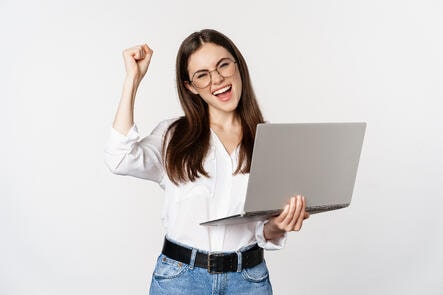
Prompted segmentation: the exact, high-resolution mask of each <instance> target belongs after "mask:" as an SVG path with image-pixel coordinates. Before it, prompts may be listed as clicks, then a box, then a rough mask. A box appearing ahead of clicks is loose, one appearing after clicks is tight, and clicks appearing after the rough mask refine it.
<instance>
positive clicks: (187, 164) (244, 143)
mask: <svg viewBox="0 0 443 295" xmlns="http://www.w3.org/2000/svg"><path fill="white" fill-rule="evenodd" d="M205 43H213V44H216V45H219V46H222V47H224V48H225V49H226V50H227V51H228V52H229V53H230V54H231V55H232V56H233V57H234V58H235V60H236V62H237V66H238V70H239V72H240V77H241V80H242V92H241V98H240V101H239V104H238V106H237V108H236V110H235V111H236V113H237V115H238V117H239V118H240V122H241V126H242V140H241V144H240V151H239V161H238V166H237V168H236V170H235V172H234V173H235V174H237V173H249V171H250V168H251V159H252V150H253V146H254V139H255V129H256V126H257V124H258V123H262V122H263V116H262V114H261V111H260V108H259V106H258V103H257V100H256V98H255V94H254V90H253V89H252V83H251V79H250V77H249V71H248V67H247V65H246V62H245V59H244V58H243V56H242V54H241V53H240V51H239V50H238V48H237V47H236V46H235V44H234V43H233V42H232V41H231V40H230V39H229V38H228V37H226V36H225V35H223V34H222V33H220V32H218V31H215V30H210V29H206V30H201V31H199V32H195V33H192V34H191V35H189V36H188V37H187V38H186V39H185V40H184V41H183V42H182V44H181V46H180V48H179V50H178V53H177V59H176V79H177V91H178V96H179V100H180V104H181V106H182V108H183V111H184V113H185V115H184V116H182V117H180V118H179V119H178V120H177V121H175V122H174V123H172V124H171V126H169V128H168V130H167V132H166V136H165V139H164V144H163V157H164V161H165V167H166V172H167V174H168V176H169V178H170V179H171V181H172V182H174V183H175V184H179V183H185V182H188V181H195V180H196V179H197V178H198V177H200V176H202V175H203V176H206V177H210V175H209V174H208V172H207V171H205V169H204V167H203V161H204V159H205V156H206V154H207V152H208V150H209V139H210V127H209V113H208V105H207V103H206V102H205V101H204V100H203V99H202V98H201V97H200V96H199V95H198V94H193V93H192V92H191V91H189V90H188V89H187V88H186V86H185V83H186V82H187V83H189V82H190V77H189V74H188V60H189V57H190V56H191V55H192V54H193V53H194V52H195V51H197V50H198V49H199V48H200V47H201V46H202V45H203V44H205Z"/></svg>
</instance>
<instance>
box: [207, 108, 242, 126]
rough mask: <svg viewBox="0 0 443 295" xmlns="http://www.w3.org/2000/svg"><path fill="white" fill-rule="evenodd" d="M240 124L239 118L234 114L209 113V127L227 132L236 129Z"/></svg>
mask: <svg viewBox="0 0 443 295" xmlns="http://www.w3.org/2000/svg"><path fill="white" fill-rule="evenodd" d="M239 124H240V118H239V116H238V115H237V114H236V113H235V112H230V113H223V112H210V114H209V125H210V126H211V127H215V128H217V129H222V130H227V129H231V128H234V127H238V126H239Z"/></svg>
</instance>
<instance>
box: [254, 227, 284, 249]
mask: <svg viewBox="0 0 443 295" xmlns="http://www.w3.org/2000/svg"><path fill="white" fill-rule="evenodd" d="M267 222H268V220H266V221H259V222H257V225H256V227H255V239H256V240H257V244H258V245H259V246H260V247H261V248H263V249H265V250H280V249H282V248H283V247H284V246H285V243H286V238H287V233H284V235H283V236H282V237H281V238H278V239H275V240H268V241H267V240H266V239H265V236H264V234H263V228H264V226H265V224H266V223H267Z"/></svg>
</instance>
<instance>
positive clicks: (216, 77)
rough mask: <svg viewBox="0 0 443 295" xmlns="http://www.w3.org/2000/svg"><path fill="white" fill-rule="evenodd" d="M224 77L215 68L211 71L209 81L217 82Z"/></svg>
mask: <svg viewBox="0 0 443 295" xmlns="http://www.w3.org/2000/svg"><path fill="white" fill-rule="evenodd" d="M224 79H225V78H224V77H223V76H222V75H220V73H219V72H218V71H217V70H213V71H211V81H212V83H214V84H219V83H220V82H222V81H223V80H224Z"/></svg>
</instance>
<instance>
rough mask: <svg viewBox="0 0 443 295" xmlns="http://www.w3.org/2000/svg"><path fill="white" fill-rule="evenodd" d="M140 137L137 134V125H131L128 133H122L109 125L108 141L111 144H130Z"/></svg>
mask: <svg viewBox="0 0 443 295" xmlns="http://www.w3.org/2000/svg"><path fill="white" fill-rule="evenodd" d="M139 139H140V136H139V134H138V129H137V125H135V124H134V125H132V127H131V129H129V131H128V134H126V135H124V134H122V133H120V132H119V131H117V130H116V129H114V128H113V127H111V134H110V138H109V141H110V143H111V144H112V143H113V144H116V145H120V146H122V145H124V146H127V145H131V144H132V143H133V142H136V141H138V140H139Z"/></svg>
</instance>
